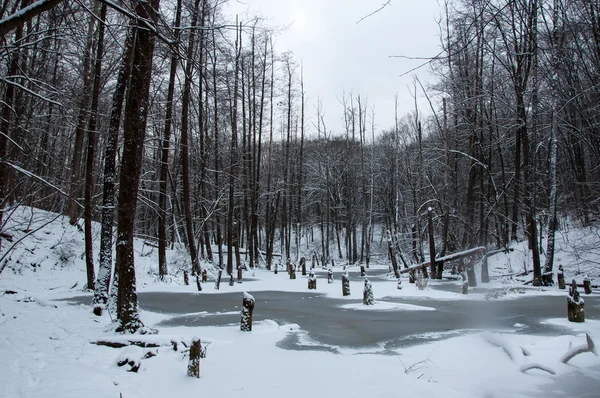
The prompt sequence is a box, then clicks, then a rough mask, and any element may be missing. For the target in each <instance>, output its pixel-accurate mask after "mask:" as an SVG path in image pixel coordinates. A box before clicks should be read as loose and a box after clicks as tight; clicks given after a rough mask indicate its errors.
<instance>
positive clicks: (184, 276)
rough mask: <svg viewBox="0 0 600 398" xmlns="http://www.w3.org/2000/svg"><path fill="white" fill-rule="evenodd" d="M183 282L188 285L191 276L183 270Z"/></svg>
mask: <svg viewBox="0 0 600 398" xmlns="http://www.w3.org/2000/svg"><path fill="white" fill-rule="evenodd" d="M183 284H184V285H186V286H187V285H189V284H190V278H189V276H188V273H187V271H183Z"/></svg>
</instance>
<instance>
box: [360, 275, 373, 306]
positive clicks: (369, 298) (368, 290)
mask: <svg viewBox="0 0 600 398" xmlns="http://www.w3.org/2000/svg"><path fill="white" fill-rule="evenodd" d="M363 304H364V305H373V304H375V299H374V298H373V286H371V282H369V280H368V279H366V278H365V287H364V289H363Z"/></svg>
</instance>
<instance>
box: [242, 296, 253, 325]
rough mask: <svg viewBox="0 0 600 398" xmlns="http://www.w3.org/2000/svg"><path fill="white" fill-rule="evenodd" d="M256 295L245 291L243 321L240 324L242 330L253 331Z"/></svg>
mask: <svg viewBox="0 0 600 398" xmlns="http://www.w3.org/2000/svg"><path fill="white" fill-rule="evenodd" d="M254 303H255V300H254V297H253V296H252V295H251V294H249V293H247V292H244V297H243V299H242V322H241V325H240V330H241V331H242V332H251V331H252V313H253V312H254Z"/></svg>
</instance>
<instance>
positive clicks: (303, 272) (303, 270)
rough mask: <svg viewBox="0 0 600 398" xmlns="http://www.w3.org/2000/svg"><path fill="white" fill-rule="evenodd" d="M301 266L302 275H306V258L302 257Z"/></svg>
mask: <svg viewBox="0 0 600 398" xmlns="http://www.w3.org/2000/svg"><path fill="white" fill-rule="evenodd" d="M300 268H301V269H302V276H306V258H305V257H300Z"/></svg>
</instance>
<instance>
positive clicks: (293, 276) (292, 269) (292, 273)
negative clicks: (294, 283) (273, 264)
mask: <svg viewBox="0 0 600 398" xmlns="http://www.w3.org/2000/svg"><path fill="white" fill-rule="evenodd" d="M289 272H290V279H296V266H295V265H294V264H290V271H289Z"/></svg>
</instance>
